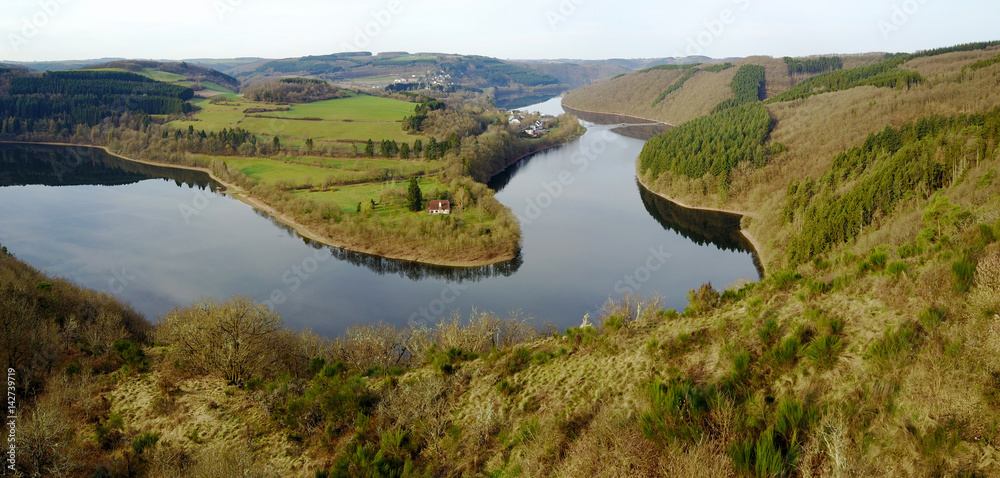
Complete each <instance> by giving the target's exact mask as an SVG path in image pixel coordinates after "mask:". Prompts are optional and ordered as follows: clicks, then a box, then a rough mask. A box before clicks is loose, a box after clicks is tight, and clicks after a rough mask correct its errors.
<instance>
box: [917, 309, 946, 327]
mask: <svg viewBox="0 0 1000 478" xmlns="http://www.w3.org/2000/svg"><path fill="white" fill-rule="evenodd" d="M947 314H948V311H947V310H946V309H939V308H934V307H931V308H929V309H926V310H923V311H921V312H920V313H919V314H917V318H918V319H919V320H920V325H923V326H924V328H925V329H933V328H935V327H937V326H938V325H939V324H941V322H943V321H944V317H945V315H947Z"/></svg>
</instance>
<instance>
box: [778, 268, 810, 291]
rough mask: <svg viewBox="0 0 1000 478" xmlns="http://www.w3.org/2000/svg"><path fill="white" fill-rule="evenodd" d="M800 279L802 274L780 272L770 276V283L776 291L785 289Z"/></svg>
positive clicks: (790, 271)
mask: <svg viewBox="0 0 1000 478" xmlns="http://www.w3.org/2000/svg"><path fill="white" fill-rule="evenodd" d="M801 278H802V274H799V273H798V272H795V271H794V270H787V269H786V270H780V271H775V272H774V273H773V274H771V282H772V283H773V284H774V287H775V288H776V289H785V288H787V287H788V286H790V285H792V284H794V283H795V282H797V281H798V280H799V279H801Z"/></svg>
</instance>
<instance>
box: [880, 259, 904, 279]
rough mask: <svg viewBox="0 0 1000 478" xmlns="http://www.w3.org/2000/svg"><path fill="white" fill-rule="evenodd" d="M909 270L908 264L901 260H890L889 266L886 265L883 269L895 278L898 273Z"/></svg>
mask: <svg viewBox="0 0 1000 478" xmlns="http://www.w3.org/2000/svg"><path fill="white" fill-rule="evenodd" d="M909 270H910V266H909V265H907V264H906V263H905V262H903V261H893V262H890V263H889V266H888V267H886V269H885V271H886V273H887V274H889V275H892V276H895V277H897V278H898V277H899V275H900V274H902V273H904V272H907V271H909Z"/></svg>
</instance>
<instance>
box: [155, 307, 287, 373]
mask: <svg viewBox="0 0 1000 478" xmlns="http://www.w3.org/2000/svg"><path fill="white" fill-rule="evenodd" d="M280 324H281V317H280V316H278V315H277V314H276V313H274V312H272V311H271V310H270V309H268V308H267V306H265V305H261V304H255V303H254V302H253V301H252V300H250V299H249V298H248V297H236V298H234V299H232V300H230V301H228V302H225V303H223V304H219V303H217V302H215V301H214V300H211V299H208V300H204V301H201V302H198V303H196V304H195V305H192V306H190V307H187V308H184V309H180V310H175V311H173V312H170V313H169V314H167V315H166V316H165V317H164V318H163V321H162V322H161V323H160V326H159V329H158V332H159V333H160V338H161V339H162V340H163V341H164V342H166V343H168V344H170V345H173V346H174V353H175V354H177V356H178V360H179V361H180V362H182V363H183V364H184V365H185V366H186V367H188V368H189V369H191V370H195V371H200V372H205V373H217V374H219V375H220V376H222V377H223V378H225V379H226V380H229V381H230V383H235V384H240V385H242V384H244V383H246V381H247V380H249V379H250V378H251V377H252V376H253V375H255V374H262V373H263V372H264V371H265V369H266V368H267V367H268V366H269V365H270V364H271V363H273V361H274V360H275V355H276V353H280V351H276V350H274V345H275V344H274V339H275V338H276V336H277V335H278V333H277V332H278V327H279V326H280Z"/></svg>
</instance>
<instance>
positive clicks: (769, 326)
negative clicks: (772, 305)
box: [757, 317, 781, 346]
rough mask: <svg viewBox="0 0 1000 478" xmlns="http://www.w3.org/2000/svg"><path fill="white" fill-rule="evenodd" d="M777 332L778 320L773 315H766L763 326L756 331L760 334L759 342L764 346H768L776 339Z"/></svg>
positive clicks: (778, 330)
mask: <svg viewBox="0 0 1000 478" xmlns="http://www.w3.org/2000/svg"><path fill="white" fill-rule="evenodd" d="M779 332H781V327H779V326H778V321H777V320H776V319H775V318H774V317H768V318H767V319H766V320H764V326H763V327H761V328H760V330H758V331H757V335H758V336H760V342H761V343H762V344H764V346H770V345H771V344H772V343H774V341H775V340H777V338H778V333H779Z"/></svg>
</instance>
